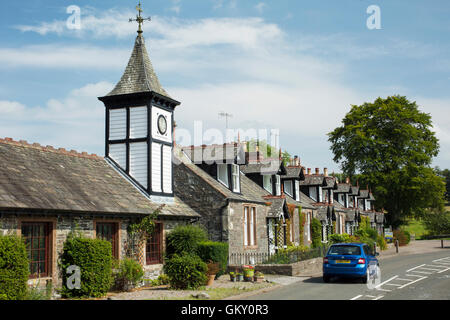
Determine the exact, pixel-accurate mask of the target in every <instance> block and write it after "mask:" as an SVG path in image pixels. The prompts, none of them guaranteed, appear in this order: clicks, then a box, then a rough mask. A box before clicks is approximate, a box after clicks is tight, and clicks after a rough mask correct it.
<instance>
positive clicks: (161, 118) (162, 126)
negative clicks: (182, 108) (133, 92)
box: [158, 115, 167, 134]
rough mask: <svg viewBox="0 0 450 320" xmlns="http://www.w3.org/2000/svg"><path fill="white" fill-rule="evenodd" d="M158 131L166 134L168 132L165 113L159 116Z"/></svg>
mask: <svg viewBox="0 0 450 320" xmlns="http://www.w3.org/2000/svg"><path fill="white" fill-rule="evenodd" d="M158 131H159V133H160V134H166V132H167V119H166V117H164V116H163V115H160V116H159V117H158Z"/></svg>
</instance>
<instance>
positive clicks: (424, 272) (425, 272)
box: [411, 270, 433, 274]
mask: <svg viewBox="0 0 450 320" xmlns="http://www.w3.org/2000/svg"><path fill="white" fill-rule="evenodd" d="M411 272H417V273H423V274H432V273H433V272H427V271H417V270H413V271H411Z"/></svg>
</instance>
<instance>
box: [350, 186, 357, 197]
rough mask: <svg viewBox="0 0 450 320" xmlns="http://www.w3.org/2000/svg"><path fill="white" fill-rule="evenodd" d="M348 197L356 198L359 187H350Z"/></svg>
mask: <svg viewBox="0 0 450 320" xmlns="http://www.w3.org/2000/svg"><path fill="white" fill-rule="evenodd" d="M350 190H351V191H350V195H351V196H358V195H359V187H358V186H351V188H350Z"/></svg>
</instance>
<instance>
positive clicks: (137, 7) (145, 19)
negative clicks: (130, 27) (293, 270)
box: [129, 1, 152, 35]
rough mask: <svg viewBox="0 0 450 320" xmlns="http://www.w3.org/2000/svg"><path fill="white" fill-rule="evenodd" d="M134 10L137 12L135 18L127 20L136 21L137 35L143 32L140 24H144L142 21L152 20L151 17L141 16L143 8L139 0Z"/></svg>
mask: <svg viewBox="0 0 450 320" xmlns="http://www.w3.org/2000/svg"><path fill="white" fill-rule="evenodd" d="M136 10H137V12H138V14H137V15H136V19H132V18H130V20H129V22H133V21H136V22H137V23H138V25H139V28H138V31H137V33H138V34H139V35H141V34H142V32H144V31H142V25H143V24H144V21H152V18H151V17H148V18H143V17H142V16H141V13H142V11H143V10H142V6H141V2H140V1H139V4H138V5H137V6H136Z"/></svg>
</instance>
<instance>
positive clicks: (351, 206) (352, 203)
mask: <svg viewBox="0 0 450 320" xmlns="http://www.w3.org/2000/svg"><path fill="white" fill-rule="evenodd" d="M348 200H349V207H350V208H354V207H355V202H354V199H353V196H351V197H350V198H349V199H348Z"/></svg>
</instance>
